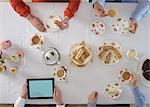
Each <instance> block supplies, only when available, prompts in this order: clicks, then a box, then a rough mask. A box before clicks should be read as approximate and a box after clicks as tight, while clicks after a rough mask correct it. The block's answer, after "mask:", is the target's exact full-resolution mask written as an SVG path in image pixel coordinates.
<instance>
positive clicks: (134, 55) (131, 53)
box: [127, 49, 139, 60]
mask: <svg viewBox="0 0 150 107" xmlns="http://www.w3.org/2000/svg"><path fill="white" fill-rule="evenodd" d="M127 56H128V58H130V59H136V60H139V58H138V54H137V51H136V50H134V49H131V50H129V51H128V52H127Z"/></svg>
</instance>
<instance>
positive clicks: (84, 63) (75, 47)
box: [70, 44, 92, 66]
mask: <svg viewBox="0 0 150 107" xmlns="http://www.w3.org/2000/svg"><path fill="white" fill-rule="evenodd" d="M83 46H84V47H85V48H86V49H87V50H88V51H89V53H90V56H89V57H88V58H87V59H86V60H85V61H84V62H83V64H82V65H80V64H79V63H78V62H77V61H75V60H74V59H73V57H74V52H75V51H77V50H79V49H80V48H82V47H83ZM70 58H71V60H72V62H73V63H74V64H75V65H77V66H84V65H86V64H87V63H89V62H90V61H91V60H92V52H91V50H90V48H89V47H88V45H87V44H82V45H81V44H75V45H74V46H73V47H72V49H71V53H70Z"/></svg>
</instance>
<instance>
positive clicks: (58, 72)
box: [54, 67, 67, 80]
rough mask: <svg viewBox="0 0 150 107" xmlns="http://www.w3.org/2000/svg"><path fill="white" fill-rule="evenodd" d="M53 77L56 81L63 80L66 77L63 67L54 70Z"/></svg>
mask: <svg viewBox="0 0 150 107" xmlns="http://www.w3.org/2000/svg"><path fill="white" fill-rule="evenodd" d="M54 77H55V78H56V79H57V80H65V79H66V77H67V73H66V70H65V69H64V68H63V67H61V68H58V69H55V72H54Z"/></svg>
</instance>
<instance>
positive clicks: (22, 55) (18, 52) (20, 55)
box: [17, 50, 24, 58]
mask: <svg viewBox="0 0 150 107" xmlns="http://www.w3.org/2000/svg"><path fill="white" fill-rule="evenodd" d="M17 55H18V56H19V58H23V57H24V52H23V51H21V50H19V51H17Z"/></svg>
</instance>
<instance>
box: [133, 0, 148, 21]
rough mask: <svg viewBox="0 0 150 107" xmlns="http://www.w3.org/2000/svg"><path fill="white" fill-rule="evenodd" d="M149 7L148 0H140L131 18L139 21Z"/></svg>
mask: <svg viewBox="0 0 150 107" xmlns="http://www.w3.org/2000/svg"><path fill="white" fill-rule="evenodd" d="M149 9H150V1H149V0H141V1H139V3H138V5H137V7H136V9H135V11H134V12H133V14H132V18H135V19H136V21H137V22H139V21H140V20H141V19H142V17H144V16H145V15H146V14H147V13H148V11H149Z"/></svg>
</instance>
